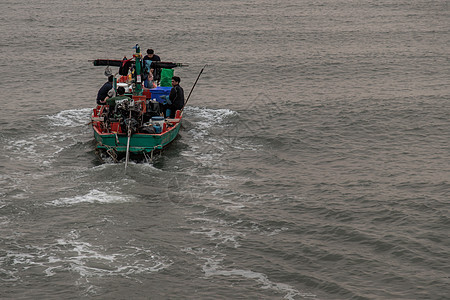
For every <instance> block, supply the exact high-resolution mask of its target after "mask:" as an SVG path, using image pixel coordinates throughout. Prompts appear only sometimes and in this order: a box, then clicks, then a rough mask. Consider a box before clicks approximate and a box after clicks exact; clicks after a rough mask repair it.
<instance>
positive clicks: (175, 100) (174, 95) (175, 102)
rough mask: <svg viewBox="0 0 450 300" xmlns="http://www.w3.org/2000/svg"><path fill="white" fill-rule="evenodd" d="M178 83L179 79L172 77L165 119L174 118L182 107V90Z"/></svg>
mask: <svg viewBox="0 0 450 300" xmlns="http://www.w3.org/2000/svg"><path fill="white" fill-rule="evenodd" d="M180 81H181V79H180V77H178V76H173V77H172V89H171V90H170V94H169V101H167V102H168V106H167V108H168V109H167V110H166V118H169V117H170V118H173V117H175V112H176V111H177V110H179V109H182V108H183V106H184V90H183V88H182V87H181V86H180Z"/></svg>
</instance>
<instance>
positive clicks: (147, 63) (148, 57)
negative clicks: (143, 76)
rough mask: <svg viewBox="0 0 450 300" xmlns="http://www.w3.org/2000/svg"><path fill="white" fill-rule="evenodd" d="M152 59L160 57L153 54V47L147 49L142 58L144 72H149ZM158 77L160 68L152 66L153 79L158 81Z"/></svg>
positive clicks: (159, 76) (157, 59)
mask: <svg viewBox="0 0 450 300" xmlns="http://www.w3.org/2000/svg"><path fill="white" fill-rule="evenodd" d="M153 61H161V58H160V57H159V56H158V55H156V54H155V51H154V50H153V49H147V55H146V56H144V58H143V59H142V62H143V65H144V69H145V70H146V72H150V69H152V67H151V64H152V62H153ZM160 79H161V69H160V68H153V80H155V81H159V80H160Z"/></svg>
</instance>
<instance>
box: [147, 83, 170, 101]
mask: <svg viewBox="0 0 450 300" xmlns="http://www.w3.org/2000/svg"><path fill="white" fill-rule="evenodd" d="M171 89H172V88H171V87H166V86H158V87H157V88H154V89H150V92H151V93H152V97H151V98H152V99H156V101H158V102H159V103H163V102H164V99H161V96H167V97H169V94H170V90H171Z"/></svg>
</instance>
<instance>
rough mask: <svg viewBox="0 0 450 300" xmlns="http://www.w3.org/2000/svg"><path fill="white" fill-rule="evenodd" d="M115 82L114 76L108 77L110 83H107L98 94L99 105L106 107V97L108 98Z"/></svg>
mask: <svg viewBox="0 0 450 300" xmlns="http://www.w3.org/2000/svg"><path fill="white" fill-rule="evenodd" d="M113 80H114V75H109V76H108V81H107V82H105V84H104V85H103V86H102V87H101V88H100V89H99V90H98V94H97V104H98V105H104V104H105V103H106V102H105V99H106V97H108V92H109V90H110V89H112V88H113Z"/></svg>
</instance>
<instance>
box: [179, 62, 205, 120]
mask: <svg viewBox="0 0 450 300" xmlns="http://www.w3.org/2000/svg"><path fill="white" fill-rule="evenodd" d="M206 66H207V65H205V66H204V67H203V68H202V69H201V70H200V73H198V76H197V79H196V80H195V82H194V85H193V86H192V89H191V91H190V92H189V95H188V97H187V99H186V102H185V103H184V105H183V107H182V108H181V111H183V109H184V107H185V106H186V104H187V103H188V101H189V98H190V97H191V94H192V91H193V90H194V88H195V85H196V84H197V81H198V79H199V78H200V75H202V73H203V70H204V69H205V68H206Z"/></svg>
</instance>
